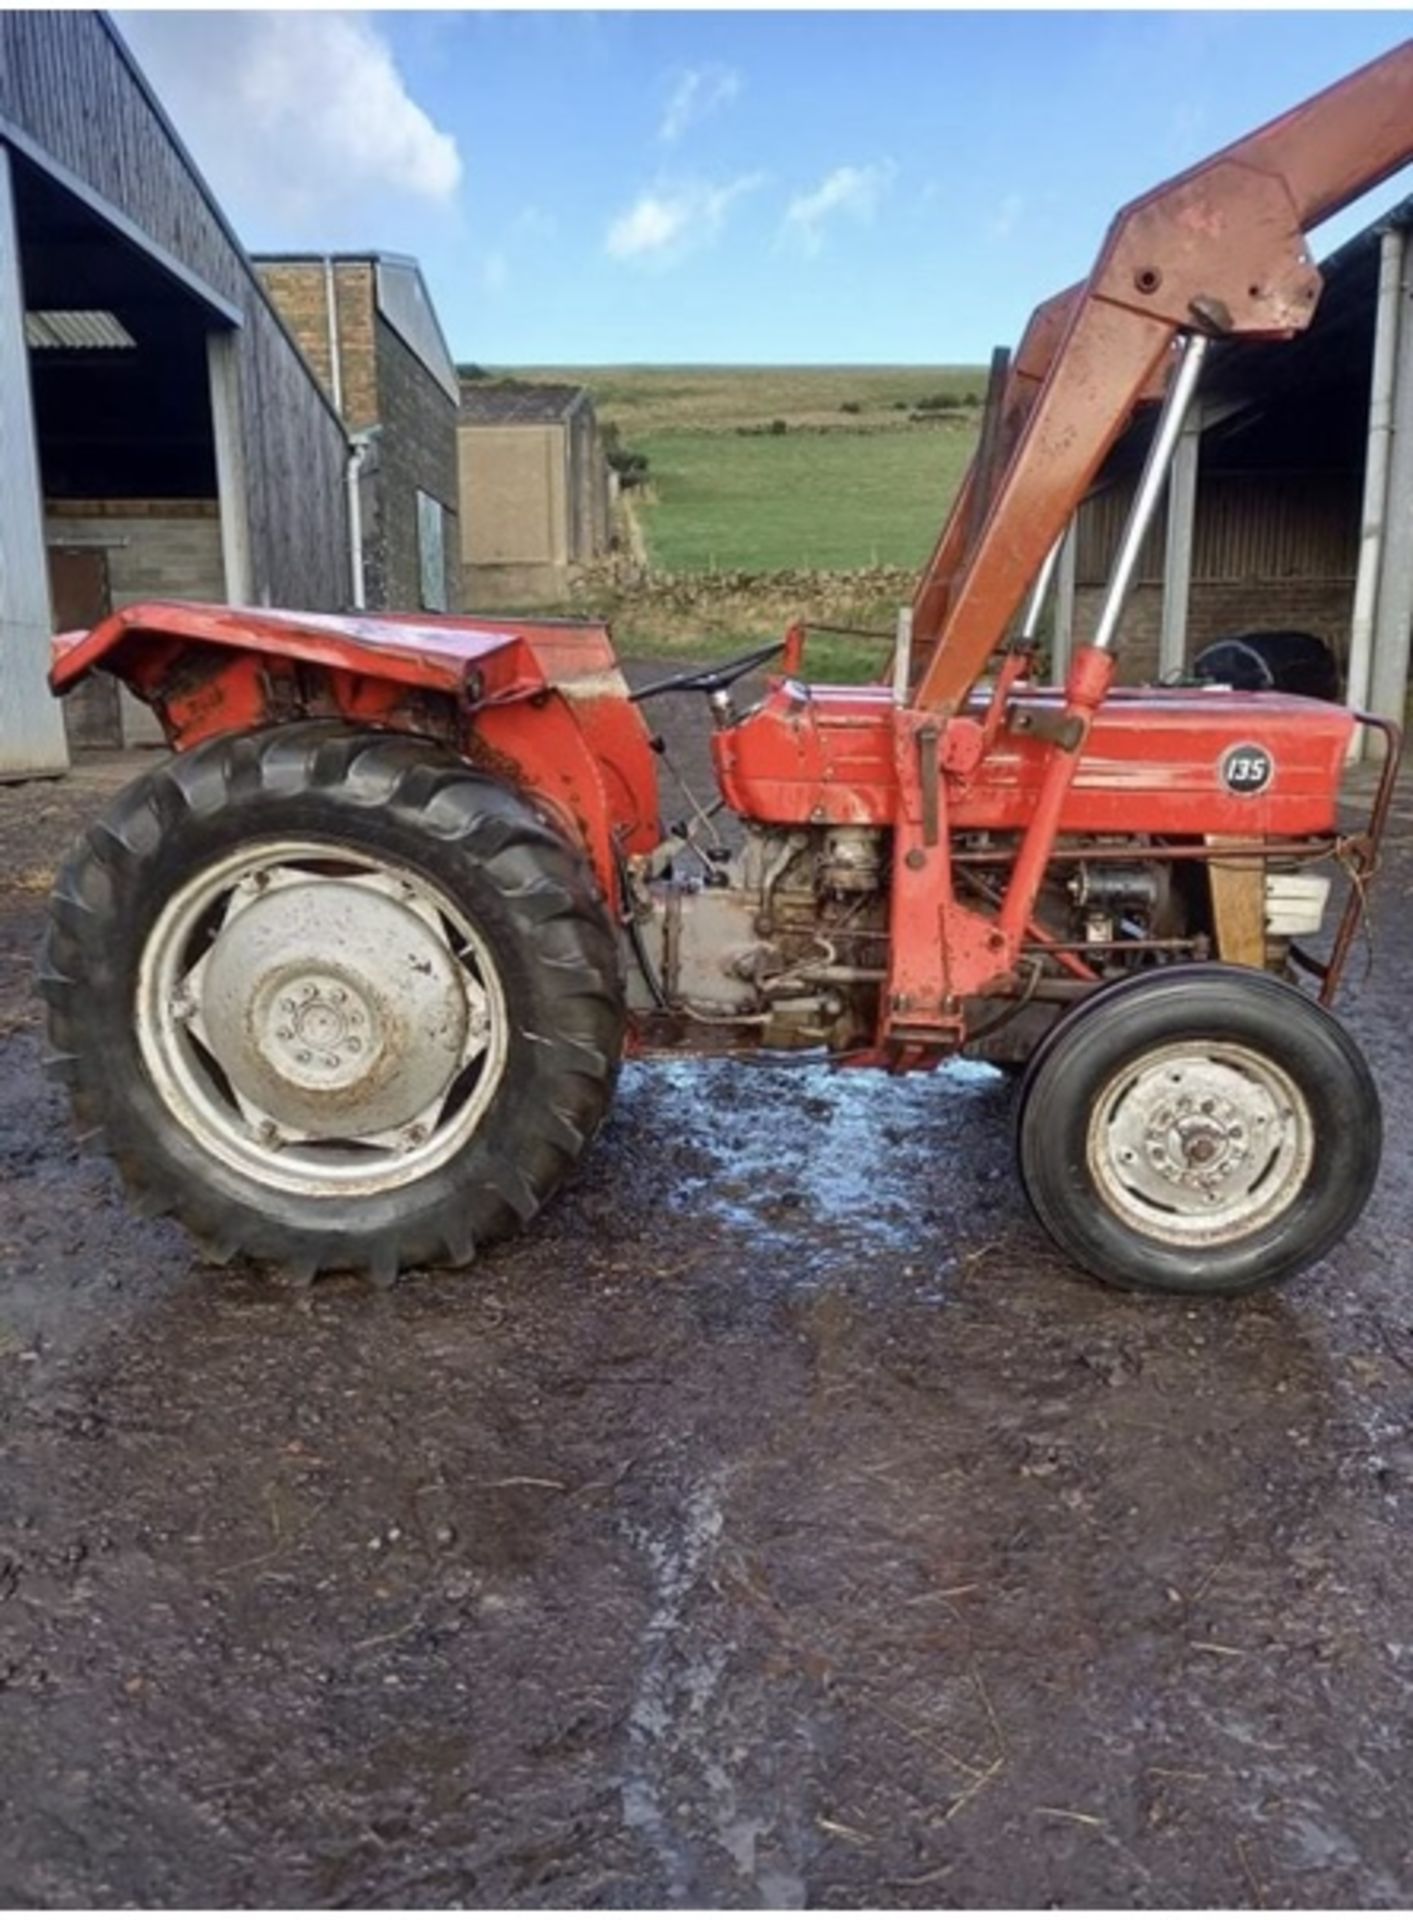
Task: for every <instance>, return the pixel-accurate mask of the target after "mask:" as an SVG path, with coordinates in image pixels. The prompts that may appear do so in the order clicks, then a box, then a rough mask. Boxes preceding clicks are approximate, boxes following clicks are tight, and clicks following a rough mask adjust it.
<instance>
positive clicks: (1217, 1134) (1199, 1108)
mask: <svg viewBox="0 0 1413 1920" xmlns="http://www.w3.org/2000/svg"><path fill="white" fill-rule="evenodd" d="M1314 1153H1315V1124H1314V1119H1313V1117H1312V1115H1311V1111H1310V1106H1309V1103H1308V1101H1307V1100H1306V1098H1305V1096H1304V1094H1303V1093H1302V1092H1301V1090H1300V1088H1299V1087H1298V1086H1297V1085H1296V1083H1295V1082H1294V1080H1293V1079H1292V1078H1291V1076H1290V1075H1289V1074H1288V1073H1287V1072H1286V1071H1285V1069H1284V1068H1283V1067H1280V1066H1278V1065H1277V1064H1276V1062H1275V1061H1274V1060H1272V1059H1271V1058H1270V1056H1269V1055H1268V1054H1265V1053H1262V1052H1258V1051H1257V1050H1256V1049H1254V1048H1251V1047H1247V1046H1243V1045H1240V1044H1238V1043H1237V1042H1235V1041H1226V1040H1222V1041H1217V1040H1213V1041H1206V1040H1196V1039H1193V1040H1183V1041H1179V1042H1176V1043H1173V1044H1170V1045H1166V1046H1162V1047H1155V1048H1152V1049H1150V1050H1148V1051H1146V1052H1144V1053H1142V1054H1140V1055H1139V1056H1138V1057H1137V1058H1136V1059H1134V1060H1130V1061H1128V1062H1127V1063H1126V1064H1125V1065H1124V1066H1123V1067H1122V1068H1121V1069H1119V1071H1117V1072H1116V1073H1114V1074H1112V1075H1111V1076H1110V1078H1109V1080H1108V1081H1107V1082H1106V1084H1105V1085H1104V1087H1103V1089H1102V1090H1101V1092H1100V1094H1099V1097H1098V1098H1097V1100H1096V1101H1095V1102H1094V1105H1093V1107H1092V1109H1091V1113H1090V1122H1089V1128H1088V1135H1087V1140H1086V1160H1087V1165H1088V1170H1089V1174H1090V1178H1091V1179H1092V1181H1093V1183H1094V1185H1095V1187H1096V1188H1097V1189H1098V1192H1099V1194H1100V1197H1101V1198H1102V1199H1103V1201H1104V1203H1105V1204H1106V1206H1107V1207H1108V1208H1109V1209H1110V1211H1111V1212H1112V1213H1113V1214H1114V1215H1115V1216H1116V1217H1117V1218H1118V1219H1119V1220H1120V1221H1122V1222H1123V1224H1124V1225H1125V1226H1127V1227H1130V1228H1131V1229H1133V1230H1134V1231H1135V1232H1137V1233H1140V1234H1143V1235H1144V1236H1145V1237H1146V1238H1148V1239H1151V1240H1158V1241H1161V1242H1163V1243H1165V1244H1167V1245H1169V1246H1174V1247H1186V1248H1190V1249H1193V1250H1201V1249H1205V1248H1214V1247H1224V1246H1230V1245H1231V1244H1233V1243H1234V1242H1237V1241H1241V1240H1247V1239H1249V1238H1250V1237H1251V1236H1252V1235H1253V1234H1256V1233H1259V1232H1261V1231H1262V1229H1264V1228H1267V1227H1269V1226H1271V1225H1272V1224H1273V1223H1274V1222H1276V1221H1277V1220H1279V1219H1281V1218H1282V1216H1284V1215H1285V1214H1286V1213H1288V1212H1289V1210H1290V1208H1291V1207H1292V1206H1293V1205H1294V1204H1295V1202H1296V1201H1297V1199H1298V1198H1299V1196H1300V1194H1301V1192H1302V1191H1303V1190H1304V1187H1305V1184H1306V1181H1307V1179H1308V1177H1309V1174H1310V1170H1311V1167H1312V1166H1313V1163H1314Z"/></svg>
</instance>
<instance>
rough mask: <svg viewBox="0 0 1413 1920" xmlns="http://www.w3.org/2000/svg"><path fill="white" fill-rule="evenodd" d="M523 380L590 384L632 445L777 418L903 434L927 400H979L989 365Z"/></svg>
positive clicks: (538, 370)
mask: <svg viewBox="0 0 1413 1920" xmlns="http://www.w3.org/2000/svg"><path fill="white" fill-rule="evenodd" d="M516 377H517V378H518V379H523V380H549V381H561V380H567V381H572V382H574V383H575V384H577V385H580V386H585V387H588V388H589V390H590V392H591V393H592V394H593V396H594V404H595V406H596V407H597V409H598V413H599V418H600V419H601V420H612V421H614V422H616V423H617V425H618V427H619V428H620V429H621V431H622V434H623V437H624V439H625V440H627V441H629V442H630V443H635V442H636V440H637V438H638V437H639V436H640V435H642V434H648V433H662V432H667V431H671V430H673V429H677V428H684V427H685V428H689V429H691V430H692V431H694V432H707V431H710V430H711V429H713V428H716V429H718V430H720V431H726V430H728V429H730V428H735V427H749V426H754V425H758V424H761V423H764V424H767V425H768V424H769V422H770V421H772V420H776V419H782V420H785V421H787V422H788V423H789V424H790V425H791V426H823V427H834V426H849V425H852V426H854V427H859V426H865V427H875V428H887V429H892V430H896V429H897V427H898V426H899V424H900V422H902V421H904V420H906V417H907V414H908V412H909V411H910V410H911V409H913V408H915V407H916V406H917V404H918V402H919V401H920V400H925V399H929V398H936V397H938V396H942V395H945V396H947V397H949V398H951V399H954V400H957V401H965V400H967V399H970V400H971V401H972V402H973V403H976V402H979V401H980V400H981V398H982V396H983V395H984V393H985V390H986V370H985V368H984V367H960V366H958V367H952V366H942V367H522V368H519V369H518V370H517V373H516ZM846 407H848V408H854V407H857V408H858V412H857V413H856V414H855V413H846V412H845V411H844V409H845V408H846Z"/></svg>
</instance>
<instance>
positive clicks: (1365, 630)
mask: <svg viewBox="0 0 1413 1920" xmlns="http://www.w3.org/2000/svg"><path fill="white" fill-rule="evenodd" d="M1405 246H1406V241H1405V238H1404V234H1403V230H1402V229H1401V228H1399V227H1385V229H1384V231H1383V234H1382V235H1381V237H1380V242H1379V295H1378V305H1377V307H1376V309H1375V319H1374V366H1373V373H1372V377H1371V379H1370V384H1369V437H1368V447H1367V450H1366V452H1365V456H1364V505H1363V509H1362V513H1361V517H1360V532H1359V567H1358V571H1357V573H1356V575H1355V580H1354V613H1353V617H1352V619H1351V622H1350V629H1349V677H1348V685H1347V691H1346V695H1345V698H1346V701H1347V703H1348V705H1349V706H1351V707H1367V706H1368V704H1369V682H1370V673H1371V668H1372V663H1373V652H1374V615H1375V612H1376V610H1377V601H1378V591H1379V567H1380V564H1381V561H1382V558H1383V544H1384V521H1385V518H1386V514H1387V506H1388V474H1389V455H1390V452H1391V450H1392V444H1393V380H1394V361H1395V348H1396V346H1397V342H1398V321H1399V312H1398V309H1399V282H1400V280H1401V277H1402V273H1403V255H1404V249H1405ZM1362 745H1363V742H1362V738H1361V735H1360V734H1359V733H1358V732H1356V733H1355V735H1354V737H1353V738H1352V739H1351V741H1350V743H1349V757H1350V759H1351V760H1356V759H1358V757H1359V754H1360V751H1361V749H1362Z"/></svg>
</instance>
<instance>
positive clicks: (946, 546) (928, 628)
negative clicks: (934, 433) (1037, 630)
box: [913, 282, 1084, 661]
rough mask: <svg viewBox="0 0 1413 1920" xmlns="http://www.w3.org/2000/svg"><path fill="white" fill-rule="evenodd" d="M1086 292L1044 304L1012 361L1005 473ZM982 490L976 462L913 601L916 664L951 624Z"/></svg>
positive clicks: (1073, 290)
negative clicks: (951, 604)
mask: <svg viewBox="0 0 1413 1920" xmlns="http://www.w3.org/2000/svg"><path fill="white" fill-rule="evenodd" d="M1083 292H1084V285H1083V283H1082V282H1081V283H1080V285H1078V286H1074V287H1066V289H1065V291H1064V292H1063V293H1057V294H1054V295H1053V296H1052V297H1051V298H1050V299H1049V300H1045V301H1042V303H1041V304H1040V305H1039V306H1038V307H1037V308H1036V309H1035V312H1034V313H1033V314H1032V315H1031V316H1030V320H1029V322H1028V323H1027V326H1026V329H1025V332H1024V333H1023V334H1022V336H1021V343H1020V345H1019V346H1018V347H1017V348H1016V351H1015V353H1014V355H1013V356H1012V358H1011V364H1010V371H1009V373H1008V375H1007V379H1006V389H1005V394H1004V397H1003V399H1002V401H1001V422H1000V438H1001V469H1002V471H1004V468H1005V466H1006V464H1008V463H1009V460H1010V457H1011V455H1012V453H1013V452H1014V451H1015V446H1016V442H1017V441H1018V440H1019V438H1020V433H1021V429H1022V428H1023V427H1024V425H1025V422H1026V419H1027V417H1028V415H1029V413H1030V410H1031V408H1032V407H1033V406H1034V404H1035V400H1036V397H1037V395H1038V394H1039V392H1040V389H1041V388H1042V387H1043V386H1044V384H1045V377H1046V375H1047V374H1048V373H1049V371H1050V368H1051V366H1052V365H1053V364H1054V360H1055V355H1056V354H1057V352H1058V351H1059V347H1060V342H1061V341H1062V340H1063V338H1064V335H1065V330H1066V328H1067V327H1068V325H1069V322H1070V317H1071V315H1072V314H1073V312H1074V310H1075V307H1076V306H1077V305H1078V303H1079V300H1080V297H1081V295H1082V294H1083ZM981 484H982V475H981V473H980V470H979V467H978V464H977V462H976V461H975V460H973V461H972V463H971V465H970V466H969V467H968V468H967V471H966V473H965V475H964V476H963V478H962V484H961V486H960V487H959V488H958V489H957V496H956V499H955V500H954V501H953V502H952V510H951V512H950V513H949V514H948V516H947V519H946V522H945V524H944V526H943V528H942V532H941V534H940V535H939V536H938V540H937V545H936V546H935V547H934V549H933V551H932V557H931V558H930V559H929V561H928V563H927V565H926V566H925V567H924V568H923V571H922V577H921V578H920V580H919V581H918V585H917V591H916V593H915V594H914V595H913V644H914V647H915V648H916V649H917V652H916V654H915V658H916V659H917V660H919V661H920V660H921V659H922V657H923V649H925V648H928V647H930V646H931V645H932V644H934V643H935V641H936V639H937V635H938V633H939V632H940V630H941V627H942V622H943V620H944V619H945V618H946V613H947V602H948V595H949V594H950V592H951V588H952V583H953V581H954V580H955V578H956V576H957V573H958V571H959V570H960V568H961V565H962V563H963V561H964V560H965V558H966V555H967V546H968V538H967V536H968V533H969V532H970V530H971V527H972V522H973V517H974V512H975V507H974V502H975V497H976V492H977V489H978V487H979V486H980V485H981Z"/></svg>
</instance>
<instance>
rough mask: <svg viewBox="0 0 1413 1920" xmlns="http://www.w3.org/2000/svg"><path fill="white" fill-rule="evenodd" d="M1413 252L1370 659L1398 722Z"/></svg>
mask: <svg viewBox="0 0 1413 1920" xmlns="http://www.w3.org/2000/svg"><path fill="white" fill-rule="evenodd" d="M1410 255H1413V250H1410V249H1405V251H1404V256H1403V268H1402V273H1401V275H1400V279H1399V307H1400V309H1401V313H1400V321H1399V327H1398V334H1397V344H1396V346H1395V348H1394V367H1393V439H1392V446H1391V448H1390V451H1389V463H1388V482H1387V493H1386V496H1385V503H1384V512H1385V538H1384V541H1383V549H1382V552H1381V554H1380V556H1379V584H1378V595H1377V601H1376V611H1375V615H1374V644H1373V649H1372V655H1371V659H1370V672H1369V705H1370V707H1371V709H1372V710H1373V711H1374V712H1375V713H1377V714H1381V715H1382V716H1383V717H1384V718H1385V719H1389V720H1396V721H1399V722H1400V723H1401V722H1402V720H1403V708H1404V702H1405V700H1406V698H1407V692H1408V638H1409V631H1410V628H1413V257H1410Z"/></svg>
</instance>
